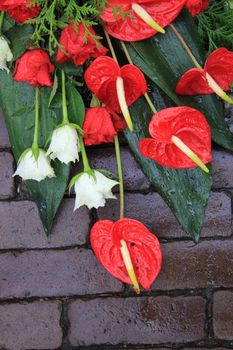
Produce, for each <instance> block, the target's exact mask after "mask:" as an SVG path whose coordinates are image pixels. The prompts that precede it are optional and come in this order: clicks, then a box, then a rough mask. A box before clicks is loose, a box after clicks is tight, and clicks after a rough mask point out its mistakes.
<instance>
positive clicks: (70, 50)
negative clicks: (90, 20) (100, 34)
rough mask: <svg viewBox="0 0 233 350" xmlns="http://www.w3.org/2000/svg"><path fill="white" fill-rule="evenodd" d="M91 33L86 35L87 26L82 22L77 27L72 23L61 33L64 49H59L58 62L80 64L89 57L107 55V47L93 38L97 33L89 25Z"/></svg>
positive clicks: (60, 41) (61, 43)
mask: <svg viewBox="0 0 233 350" xmlns="http://www.w3.org/2000/svg"><path fill="white" fill-rule="evenodd" d="M87 29H88V31H89V34H88V35H86V36H85V27H84V26H83V24H82V23H80V24H79V25H78V26H77V28H75V27H74V25H73V24H72V23H70V24H69V25H68V26H67V27H66V28H65V29H63V31H62V33H61V37H60V40H59V43H60V45H61V46H62V49H60V48H59V49H58V52H57V58H56V60H57V62H58V63H63V62H65V61H74V63H75V64H76V65H77V66H78V65H81V64H84V63H85V62H86V61H87V60H88V59H89V58H91V57H93V58H96V57H98V56H102V55H105V54H106V53H107V51H108V50H107V49H106V48H105V47H104V46H102V45H101V44H100V42H98V41H95V40H94V39H93V37H94V36H96V33H95V32H94V30H93V29H92V27H90V26H89V27H87Z"/></svg>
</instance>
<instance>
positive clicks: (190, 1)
mask: <svg viewBox="0 0 233 350" xmlns="http://www.w3.org/2000/svg"><path fill="white" fill-rule="evenodd" d="M185 6H186V7H187V9H188V10H189V12H190V13H191V15H192V16H197V15H198V14H199V13H200V12H202V11H205V10H206V9H207V7H208V6H209V2H208V0H187V2H186V5H185Z"/></svg>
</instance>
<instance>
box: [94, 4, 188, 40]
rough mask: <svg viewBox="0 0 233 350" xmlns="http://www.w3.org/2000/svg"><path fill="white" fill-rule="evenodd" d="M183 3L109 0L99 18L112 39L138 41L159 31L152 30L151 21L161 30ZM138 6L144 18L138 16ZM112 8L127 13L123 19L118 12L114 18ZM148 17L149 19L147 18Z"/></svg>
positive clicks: (175, 14) (176, 14)
mask: <svg viewBox="0 0 233 350" xmlns="http://www.w3.org/2000/svg"><path fill="white" fill-rule="evenodd" d="M185 3H186V0H124V1H120V0H110V1H108V5H107V6H106V9H105V12H104V13H103V14H102V15H101V18H102V19H103V20H104V22H105V29H106V31H107V32H108V33H109V34H110V35H112V36H113V37H115V38H117V39H120V40H124V41H138V40H143V39H146V38H149V37H151V36H153V35H154V34H156V33H157V32H158V30H160V29H159V28H158V29H157V30H156V29H154V28H156V26H154V23H153V21H154V22H156V23H158V24H159V26H160V27H161V28H164V27H166V26H167V25H168V24H169V23H171V22H172V21H173V20H174V19H175V18H176V17H177V16H178V15H179V13H180V11H181V10H182V8H183V7H184V5H185ZM135 5H136V6H135ZM138 6H139V8H142V10H141V11H143V12H144V16H145V17H143V15H140V16H139V13H140V10H139V12H138V9H137V7H138ZM113 7H115V8H120V9H121V11H122V12H127V15H126V16H125V18H122V16H121V14H120V13H119V11H118V12H117V16H115V14H114V11H113ZM145 13H147V15H146V14H145ZM148 15H149V16H150V18H147V17H148ZM143 18H144V19H143ZM148 23H149V24H148Z"/></svg>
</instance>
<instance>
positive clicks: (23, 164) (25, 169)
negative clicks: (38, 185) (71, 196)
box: [13, 149, 56, 182]
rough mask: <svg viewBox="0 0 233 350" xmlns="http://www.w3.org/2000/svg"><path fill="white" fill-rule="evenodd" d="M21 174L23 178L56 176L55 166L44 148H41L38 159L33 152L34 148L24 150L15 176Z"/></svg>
mask: <svg viewBox="0 0 233 350" xmlns="http://www.w3.org/2000/svg"><path fill="white" fill-rule="evenodd" d="M16 175H19V176H21V177H22V179H23V180H36V181H38V182H39V181H41V180H44V179H45V178H46V177H55V176H56V175H55V173H54V170H53V168H52V167H51V165H50V159H49V158H48V157H47V156H46V154H45V152H44V151H43V150H42V149H39V156H38V159H37V160H36V159H35V156H34V155H33V153H32V149H29V150H28V151H26V152H24V154H23V155H22V158H21V159H20V161H19V164H18V168H17V170H16V172H15V173H14V174H13V176H16Z"/></svg>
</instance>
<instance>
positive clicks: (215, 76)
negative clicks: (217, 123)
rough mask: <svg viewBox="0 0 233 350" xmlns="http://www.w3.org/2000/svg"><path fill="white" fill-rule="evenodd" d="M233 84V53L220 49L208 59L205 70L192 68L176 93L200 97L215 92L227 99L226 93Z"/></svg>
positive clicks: (177, 87)
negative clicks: (199, 95)
mask: <svg viewBox="0 0 233 350" xmlns="http://www.w3.org/2000/svg"><path fill="white" fill-rule="evenodd" d="M232 82H233V52H231V51H229V50H227V49H225V48H219V49H217V50H215V51H214V52H213V53H212V54H211V55H210V56H209V57H208V58H207V60H206V63H205V66H204V69H201V68H192V69H190V70H188V71H187V72H186V73H185V74H184V75H183V76H182V77H181V78H180V80H179V82H178V84H177V86H176V93H177V94H180V95H198V94H211V93H214V92H215V93H217V94H218V95H219V96H220V97H222V98H227V97H228V96H227V95H226V94H225V93H224V91H227V90H229V89H230V85H231V83H232ZM229 102H230V101H229ZM232 102H233V101H232Z"/></svg>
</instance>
